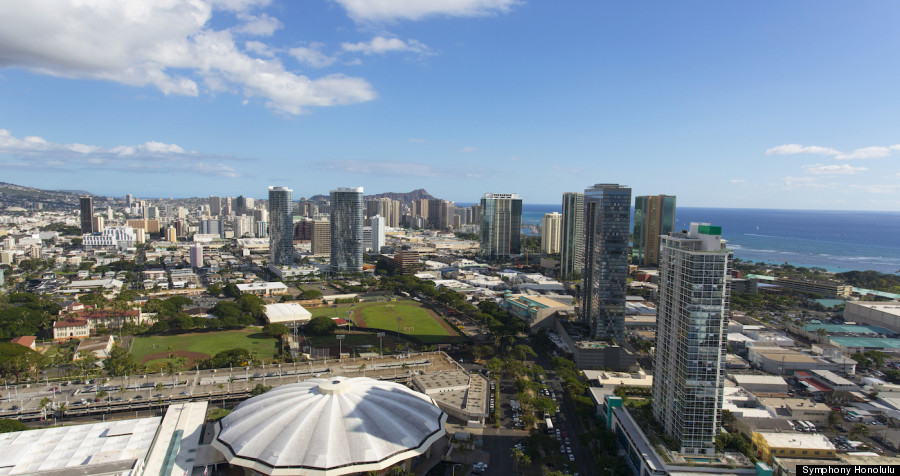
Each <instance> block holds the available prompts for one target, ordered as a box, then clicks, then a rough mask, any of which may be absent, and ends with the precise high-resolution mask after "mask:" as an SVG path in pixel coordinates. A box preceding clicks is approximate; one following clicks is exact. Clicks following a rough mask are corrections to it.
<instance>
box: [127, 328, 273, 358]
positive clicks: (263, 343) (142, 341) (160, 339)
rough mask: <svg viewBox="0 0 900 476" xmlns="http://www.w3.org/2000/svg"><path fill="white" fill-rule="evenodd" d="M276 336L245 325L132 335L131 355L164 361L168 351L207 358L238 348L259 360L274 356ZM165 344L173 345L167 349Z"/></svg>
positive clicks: (167, 346) (186, 356) (190, 356)
mask: <svg viewBox="0 0 900 476" xmlns="http://www.w3.org/2000/svg"><path fill="white" fill-rule="evenodd" d="M277 345H278V344H277V343H276V340H275V339H273V338H271V337H268V336H267V335H265V334H263V333H262V332H261V331H260V328H258V327H248V328H246V329H239V330H231V331H219V332H198V333H193V334H179V335H173V336H150V337H135V338H134V343H133V344H132V346H131V353H132V355H134V359H135V360H137V361H138V362H140V363H143V364H152V363H153V362H154V361H164V360H165V359H166V358H168V356H169V354H170V353H174V354H175V355H177V356H179V357H184V358H186V359H188V361H189V363H190V362H193V361H195V360H200V359H208V358H210V357H212V356H214V355H216V354H217V353H219V352H221V351H223V350H228V349H236V348H242V349H247V350H249V351H250V352H251V353H252V354H253V356H254V357H255V358H257V359H260V360H271V359H273V358H274V357H275V351H276V347H277ZM169 347H171V348H172V349H174V350H173V351H169Z"/></svg>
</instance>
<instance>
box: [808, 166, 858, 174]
mask: <svg viewBox="0 0 900 476" xmlns="http://www.w3.org/2000/svg"><path fill="white" fill-rule="evenodd" d="M803 168H804V169H806V172H807V173H810V174H813V175H854V174H857V173H859V172H865V171H866V170H869V169H868V168H866V167H853V166H851V165H849V164H840V165H823V164H815V165H804V166H803Z"/></svg>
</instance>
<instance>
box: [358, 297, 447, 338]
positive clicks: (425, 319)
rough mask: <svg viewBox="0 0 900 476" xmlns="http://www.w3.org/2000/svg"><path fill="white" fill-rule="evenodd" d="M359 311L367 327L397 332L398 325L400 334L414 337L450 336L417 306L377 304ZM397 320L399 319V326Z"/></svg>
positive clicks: (397, 303)
mask: <svg viewBox="0 0 900 476" xmlns="http://www.w3.org/2000/svg"><path fill="white" fill-rule="evenodd" d="M359 311H360V313H361V314H362V317H363V319H364V320H365V321H366V326H368V327H374V328H376V329H386V330H389V331H397V330H398V325H399V331H400V332H401V333H403V334H409V335H413V336H416V337H419V336H448V335H450V334H449V333H448V332H447V329H444V327H443V326H441V325H440V324H439V323H438V322H437V321H435V320H434V318H433V317H431V316H430V315H429V314H428V311H426V310H425V309H423V308H422V307H420V306H419V305H418V304H406V303H400V302H396V303H379V304H371V305H368V306H361V307H360V308H359ZM397 318H399V319H400V322H399V324H398V322H397Z"/></svg>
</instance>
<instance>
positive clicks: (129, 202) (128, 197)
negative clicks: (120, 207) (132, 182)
mask: <svg viewBox="0 0 900 476" xmlns="http://www.w3.org/2000/svg"><path fill="white" fill-rule="evenodd" d="M132 204H134V197H133V196H132V195H131V194H130V193H129V194H127V195H125V206H126V207H128V208H131V205H132Z"/></svg>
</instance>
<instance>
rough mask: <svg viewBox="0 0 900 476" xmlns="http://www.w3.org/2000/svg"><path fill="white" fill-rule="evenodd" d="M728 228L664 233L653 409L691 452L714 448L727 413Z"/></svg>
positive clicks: (705, 226)
mask: <svg viewBox="0 0 900 476" xmlns="http://www.w3.org/2000/svg"><path fill="white" fill-rule="evenodd" d="M721 235H722V228H721V227H718V226H710V225H708V224H702V225H701V224H697V223H691V229H690V231H688V232H687V233H675V234H672V235H669V236H664V237H662V238H661V242H660V245H661V246H660V260H659V267H660V273H659V281H660V283H659V307H658V311H657V316H658V317H657V334H656V335H657V338H656V342H657V343H656V362H655V365H654V375H653V382H654V383H653V401H654V406H653V411H654V416H655V417H656V420H657V421H659V422H660V423H661V424H662V426H663V428H664V429H665V432H666V434H667V435H669V436H670V437H672V438H674V439H676V440H677V441H679V442H680V446H681V451H682V452H683V453H688V454H713V453H715V437H716V431H717V429H718V427H719V424H720V422H721V419H722V393H723V389H724V382H723V381H724V372H725V347H726V344H727V339H726V334H727V332H728V299H729V283H728V278H729V276H730V275H731V265H732V253H731V250H729V249H727V248H726V247H725V241H724V240H722V238H721Z"/></svg>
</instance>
